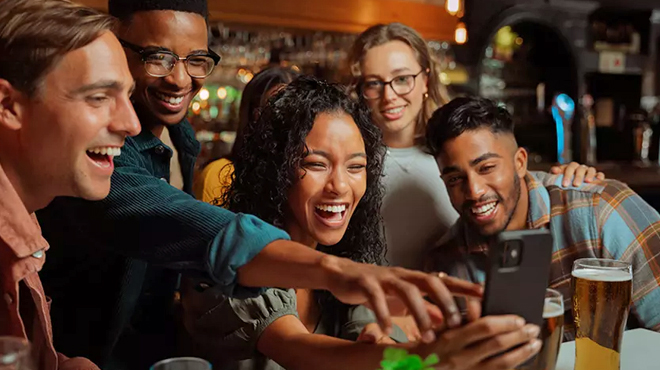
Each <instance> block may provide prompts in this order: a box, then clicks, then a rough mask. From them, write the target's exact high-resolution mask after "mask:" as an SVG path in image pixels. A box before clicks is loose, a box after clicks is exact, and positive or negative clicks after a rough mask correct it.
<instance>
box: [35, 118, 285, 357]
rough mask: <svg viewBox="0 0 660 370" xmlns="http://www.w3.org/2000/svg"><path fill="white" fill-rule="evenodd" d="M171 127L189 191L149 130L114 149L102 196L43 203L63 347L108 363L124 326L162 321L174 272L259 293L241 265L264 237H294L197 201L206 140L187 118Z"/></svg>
mask: <svg viewBox="0 0 660 370" xmlns="http://www.w3.org/2000/svg"><path fill="white" fill-rule="evenodd" d="M168 129H169V133H170V137H171V138H172V142H173V143H174V146H175V147H176V148H177V151H178V152H179V163H180V165H181V170H182V174H183V177H184V191H180V190H178V189H176V188H174V187H172V186H170V185H169V184H168V181H169V174H170V159H171V156H172V150H171V149H170V148H168V147H167V146H166V145H165V144H163V143H162V142H161V141H160V140H159V139H158V138H157V137H155V136H154V135H153V134H152V133H151V132H150V131H149V130H143V131H142V133H140V134H139V135H138V136H136V137H134V138H128V139H126V144H125V145H124V147H123V148H122V154H121V156H120V157H117V158H115V172H114V174H113V176H112V186H111V190H110V195H109V196H108V197H107V198H106V199H105V200H102V201H97V202H91V201H85V200H81V199H75V198H58V199H56V200H55V201H54V202H53V203H52V204H51V205H49V206H48V207H47V208H46V209H44V210H42V211H40V212H38V218H39V221H40V223H41V226H42V229H43V234H44V236H45V237H46V239H47V240H48V242H49V243H50V245H51V249H50V251H49V252H48V263H47V264H46V265H47V266H46V267H45V268H44V271H43V273H42V276H43V280H44V285H45V287H46V291H47V293H48V294H49V295H51V296H53V300H54V304H53V321H54V326H55V327H54V330H55V333H54V334H55V340H56V341H57V343H58V348H60V350H61V351H62V352H63V353H65V354H67V355H84V356H86V357H88V358H90V359H92V360H93V361H95V362H96V363H97V364H99V365H101V366H103V361H104V360H105V359H107V358H108V356H109V354H110V352H112V347H114V344H115V342H116V341H117V340H118V339H117V338H118V337H119V336H120V335H121V334H122V332H123V331H124V327H125V326H126V325H128V324H129V323H130V324H132V325H134V326H136V327H138V326H140V325H142V322H143V321H144V322H149V321H153V322H154V324H153V326H154V328H155V329H158V326H159V324H158V322H159V320H158V317H159V314H158V312H159V311H163V308H162V307H168V306H167V305H168V303H169V302H171V299H172V296H173V292H174V289H175V287H176V284H177V276H176V274H174V273H172V271H176V272H183V273H187V274H188V275H189V276H193V277H195V278H197V279H198V281H200V282H201V284H200V287H202V286H203V287H205V286H215V287H216V288H218V289H220V290H221V291H222V292H223V294H226V295H229V296H235V297H236V296H237V297H246V296H254V295H257V294H259V293H260V292H261V290H260V289H248V288H244V287H242V286H240V285H238V284H237V281H236V278H237V276H236V271H237V269H238V268H239V267H241V266H243V265H244V264H246V263H248V262H249V261H250V260H251V259H252V258H253V257H254V256H255V255H257V254H258V253H259V252H260V251H261V250H262V249H263V248H264V247H265V246H266V245H267V244H269V243H271V242H272V241H274V240H277V239H286V238H288V235H287V234H286V233H285V232H284V231H282V230H280V229H277V228H275V227H273V226H271V225H269V224H267V223H265V222H263V221H261V220H260V219H258V218H256V217H254V216H251V215H245V214H235V213H232V212H230V211H228V210H226V209H224V208H221V207H216V206H212V205H210V204H207V203H204V202H201V201H197V200H195V199H194V198H193V197H192V196H191V193H192V177H193V170H194V164H195V160H196V157H197V155H198V153H199V150H200V144H199V143H198V142H197V141H196V140H195V137H194V131H193V129H192V127H191V126H190V124H189V123H188V122H186V121H184V122H182V123H181V124H178V125H175V126H170V127H168ZM81 311H89V313H86V312H81ZM70 312H76V314H75V315H73V314H71V313H70ZM67 313H68V314H67ZM136 315H137V317H139V318H138V319H136ZM135 321H137V323H135ZM149 329H150V328H146V329H139V330H138V331H140V330H149ZM86 334H87V335H86ZM99 349H102V350H101V351H99Z"/></svg>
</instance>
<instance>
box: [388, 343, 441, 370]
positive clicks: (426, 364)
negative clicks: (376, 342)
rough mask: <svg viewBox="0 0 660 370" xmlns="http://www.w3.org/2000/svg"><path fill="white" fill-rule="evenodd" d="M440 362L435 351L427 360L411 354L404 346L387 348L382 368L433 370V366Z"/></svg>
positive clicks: (392, 369)
mask: <svg viewBox="0 0 660 370" xmlns="http://www.w3.org/2000/svg"><path fill="white" fill-rule="evenodd" d="M439 362H440V359H439V358H438V355H436V354H435V353H434V354H432V355H429V356H428V357H427V358H426V359H425V360H422V358H421V357H420V356H418V355H411V354H409V353H408V351H406V350H405V349H402V348H392V347H390V348H387V349H385V352H384V353H383V361H381V362H380V366H381V369H380V370H432V368H431V366H433V365H436V364H438V363H439Z"/></svg>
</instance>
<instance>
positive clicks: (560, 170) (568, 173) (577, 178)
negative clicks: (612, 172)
mask: <svg viewBox="0 0 660 370" xmlns="http://www.w3.org/2000/svg"><path fill="white" fill-rule="evenodd" d="M550 173H552V174H555V175H561V174H563V175H564V180H563V182H562V185H563V186H565V187H566V186H569V185H571V180H573V186H580V185H582V183H583V182H584V183H591V182H593V181H594V180H605V174H604V173H602V172H598V170H596V168H594V167H589V166H586V165H584V164H579V163H577V162H571V163H569V164H562V165H557V166H552V167H551V168H550Z"/></svg>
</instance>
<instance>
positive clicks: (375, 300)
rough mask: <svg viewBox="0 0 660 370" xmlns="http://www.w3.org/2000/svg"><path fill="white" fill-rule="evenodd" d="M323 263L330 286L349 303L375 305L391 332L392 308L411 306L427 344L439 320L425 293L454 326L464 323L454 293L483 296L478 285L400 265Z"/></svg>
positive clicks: (331, 260) (329, 259)
mask: <svg viewBox="0 0 660 370" xmlns="http://www.w3.org/2000/svg"><path fill="white" fill-rule="evenodd" d="M321 266H322V268H323V269H324V271H326V272H327V284H326V286H327V289H328V290H329V291H330V292H331V293H332V294H333V295H334V296H335V297H337V299H339V300H340V301H342V302H344V303H346V304H362V305H365V306H367V307H369V308H371V309H372V310H373V311H374V313H375V315H376V318H377V319H378V323H379V325H380V326H381V328H382V330H383V331H384V332H385V333H390V332H391V327H392V319H391V317H390V315H391V310H393V311H395V312H401V311H402V307H404V306H405V307H407V309H408V312H409V313H410V315H412V316H413V317H414V318H415V322H416V324H417V327H418V328H419V330H420V332H421V333H422V340H423V341H424V342H426V343H429V342H432V341H433V340H435V330H434V329H437V320H435V319H434V318H433V316H435V315H434V314H433V310H434V309H433V308H431V307H430V306H432V305H429V304H428V302H427V301H426V300H425V299H424V298H423V296H424V295H428V296H429V298H430V299H431V300H432V301H433V302H434V303H435V304H436V305H437V306H438V308H439V310H440V311H441V316H442V317H443V318H444V322H445V323H446V324H445V325H446V326H447V327H449V328H454V327H457V326H459V325H460V324H461V316H460V313H459V311H458V307H457V306H456V302H455V301H454V298H453V295H454V294H456V295H463V296H471V297H478V298H480V297H481V296H482V294H483V288H482V287H481V286H480V285H477V284H473V283H470V282H467V281H463V280H460V279H455V278H448V279H446V278H441V277H440V276H438V274H428V273H423V272H419V271H412V270H407V269H403V268H399V267H382V266H375V265H366V264H360V263H356V262H353V261H350V260H348V259H345V258H338V257H332V256H326V257H324V260H323V261H322V262H321ZM445 277H446V276H445ZM445 282H446V283H445Z"/></svg>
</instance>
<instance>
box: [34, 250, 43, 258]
mask: <svg viewBox="0 0 660 370" xmlns="http://www.w3.org/2000/svg"><path fill="white" fill-rule="evenodd" d="M43 256H44V251H43V250H38V251H36V252H34V253H32V257H34V258H42V257H43Z"/></svg>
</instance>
